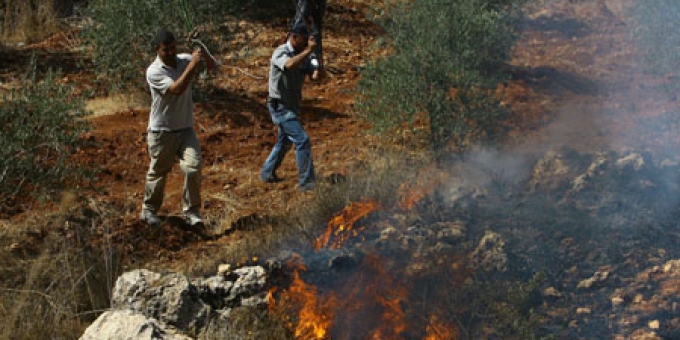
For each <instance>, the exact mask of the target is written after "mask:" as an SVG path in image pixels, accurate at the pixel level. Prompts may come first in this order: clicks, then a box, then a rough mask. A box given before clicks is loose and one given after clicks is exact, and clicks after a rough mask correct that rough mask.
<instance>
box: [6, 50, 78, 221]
mask: <svg viewBox="0 0 680 340" xmlns="http://www.w3.org/2000/svg"><path fill="white" fill-rule="evenodd" d="M58 76H59V74H58V72H56V71H49V72H48V73H47V75H46V76H45V79H42V80H40V79H37V78H36V71H35V63H32V65H31V68H30V70H29V72H28V74H27V75H26V76H25V77H24V79H23V80H22V86H21V87H20V88H19V89H17V90H15V91H13V92H12V93H11V94H10V96H9V97H6V98H5V99H4V104H3V105H2V106H0V119H1V120H2V121H3V127H2V128H0V129H1V131H2V133H1V134H0V144H2V145H3V148H2V151H0V195H2V197H3V201H4V203H3V204H2V206H0V213H6V212H10V211H16V210H17V209H21V207H18V206H16V205H15V199H16V198H17V197H18V196H19V195H21V196H32V197H33V198H38V197H41V196H44V197H50V196H54V194H57V193H60V192H61V188H63V187H64V184H65V183H68V181H69V179H71V178H74V177H78V175H80V174H83V173H84V172H83V169H81V168H78V167H77V166H76V165H74V164H71V163H70V162H69V157H70V155H71V154H72V153H73V152H74V151H75V150H76V149H77V148H78V146H79V145H82V143H83V141H82V140H81V139H80V136H81V134H82V133H83V132H85V131H86V130H87V129H88V124H87V123H86V122H85V121H84V120H83V119H81V118H82V117H83V116H85V115H86V111H85V104H84V100H83V98H82V97H79V96H74V95H73V91H72V87H70V86H69V85H67V84H60V83H58V81H57V79H58Z"/></svg>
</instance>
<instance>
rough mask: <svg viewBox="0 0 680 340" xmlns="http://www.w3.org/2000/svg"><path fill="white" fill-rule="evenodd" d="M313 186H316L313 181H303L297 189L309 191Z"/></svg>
mask: <svg viewBox="0 0 680 340" xmlns="http://www.w3.org/2000/svg"><path fill="white" fill-rule="evenodd" d="M315 186H316V184H315V183H314V182H309V183H305V184H302V185H298V190H300V191H310V190H312V189H314V187H315Z"/></svg>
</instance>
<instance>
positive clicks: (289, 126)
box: [260, 22, 325, 191]
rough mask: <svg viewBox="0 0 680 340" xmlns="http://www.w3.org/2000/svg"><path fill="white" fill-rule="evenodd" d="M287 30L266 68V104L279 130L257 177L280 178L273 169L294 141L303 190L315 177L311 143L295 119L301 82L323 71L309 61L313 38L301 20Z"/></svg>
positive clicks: (318, 75) (300, 96)
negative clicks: (267, 90) (267, 81)
mask: <svg viewBox="0 0 680 340" xmlns="http://www.w3.org/2000/svg"><path fill="white" fill-rule="evenodd" d="M289 33H290V34H289V36H288V41H287V42H286V43H285V44H283V45H281V46H279V47H278V48H277V49H276V50H275V51H274V53H273V55H272V59H271V63H270V68H269V98H268V100H267V106H268V109H269V113H270V114H271V117H272V121H273V122H274V124H275V125H276V126H277V127H278V130H279V131H278V137H277V141H276V144H275V145H274V148H273V149H272V151H271V153H270V154H269V157H267V160H266V161H265V163H264V166H263V167H262V170H261V172H260V179H261V180H262V181H264V182H266V183H272V182H278V181H280V179H279V178H278V177H277V176H276V170H277V169H278V168H279V166H280V165H281V162H282V161H283V158H284V156H285V155H286V153H287V152H288V150H290V147H291V143H292V144H295V155H296V161H297V168H298V188H299V189H300V190H302V191H307V190H310V189H312V188H314V185H315V183H316V177H315V174H314V164H313V162H312V143H311V142H310V140H309V136H308V135H307V132H305V130H304V129H303V127H302V124H301V123H300V120H299V118H298V116H299V114H300V102H301V100H302V84H303V83H304V80H305V77H306V76H310V78H311V79H312V80H320V79H322V78H323V77H324V76H325V72H324V70H323V68H318V67H315V66H314V65H313V64H312V61H311V58H310V56H311V54H312V53H313V52H314V51H315V48H316V40H315V39H314V37H309V32H308V31H307V28H306V26H305V25H304V23H302V22H301V23H300V24H298V25H295V26H294V27H293V28H291V30H290V32H289Z"/></svg>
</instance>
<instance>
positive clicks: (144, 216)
mask: <svg viewBox="0 0 680 340" xmlns="http://www.w3.org/2000/svg"><path fill="white" fill-rule="evenodd" d="M139 218H140V219H141V220H142V221H144V222H146V224H148V225H152V226H157V225H160V224H161V219H160V218H158V215H156V213H154V212H152V211H149V210H142V213H141V214H140V215H139Z"/></svg>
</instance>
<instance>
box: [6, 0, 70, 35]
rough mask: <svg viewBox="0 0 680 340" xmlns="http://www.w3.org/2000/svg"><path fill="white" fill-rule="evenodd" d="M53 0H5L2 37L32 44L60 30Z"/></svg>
mask: <svg viewBox="0 0 680 340" xmlns="http://www.w3.org/2000/svg"><path fill="white" fill-rule="evenodd" d="M53 3H54V2H53V1H52V0H30V1H13V0H5V4H4V6H3V10H4V13H3V14H4V15H3V22H2V39H3V40H4V41H5V42H10V43H20V42H21V43H25V44H30V43H34V42H38V41H41V40H43V39H45V38H47V37H49V36H51V35H52V34H55V33H57V32H59V31H60V25H59V20H58V18H57V12H56V10H55V8H54V5H53Z"/></svg>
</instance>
